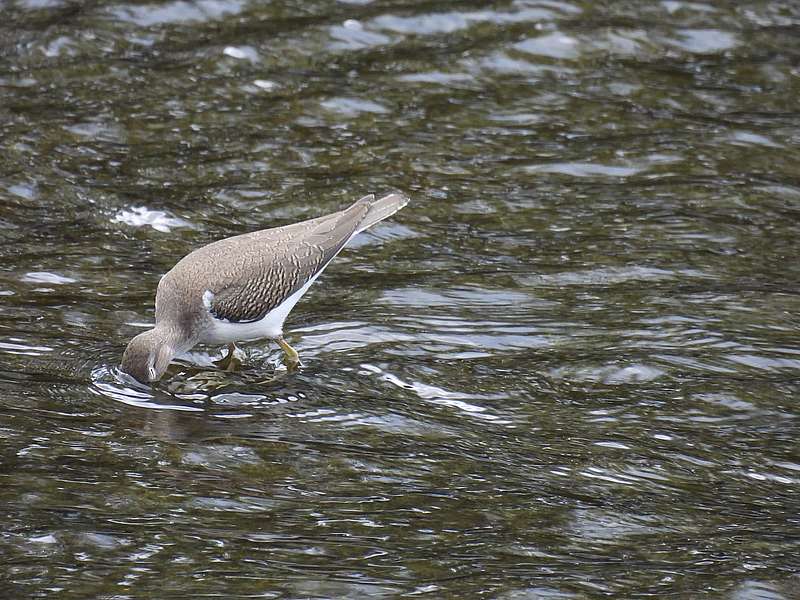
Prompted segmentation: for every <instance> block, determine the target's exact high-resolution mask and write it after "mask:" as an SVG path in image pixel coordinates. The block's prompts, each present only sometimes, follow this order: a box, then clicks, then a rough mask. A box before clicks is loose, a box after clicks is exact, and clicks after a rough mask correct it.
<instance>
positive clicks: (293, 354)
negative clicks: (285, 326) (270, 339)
mask: <svg viewBox="0 0 800 600" xmlns="http://www.w3.org/2000/svg"><path fill="white" fill-rule="evenodd" d="M275 341H276V342H278V345H279V346H280V347H281V350H283V364H285V365H286V369H287V370H288V371H294V370H295V369H296V368H297V367H299V366H300V355H299V354H298V353H297V350H295V349H294V348H292V347H291V346H290V345H289V343H288V342H287V341H286V340H285V339H283V337H279V338H278V339H276V340H275Z"/></svg>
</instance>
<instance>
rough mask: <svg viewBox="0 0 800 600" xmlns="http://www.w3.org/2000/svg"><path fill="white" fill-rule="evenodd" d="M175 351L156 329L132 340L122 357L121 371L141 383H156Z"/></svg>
mask: <svg viewBox="0 0 800 600" xmlns="http://www.w3.org/2000/svg"><path fill="white" fill-rule="evenodd" d="M174 356H175V350H174V349H173V347H172V345H170V344H169V343H168V341H167V339H166V336H164V335H162V332H160V331H159V330H158V329H151V330H150V331H145V332H144V333H140V334H139V335H137V336H136V337H135V338H133V339H132V340H131V341H130V343H128V347H127V348H125V352H124V353H123V355H122V364H121V365H120V367H121V368H122V370H123V371H124V372H125V373H127V374H128V375H130V376H131V377H133V378H134V379H136V380H138V381H140V382H142V383H150V382H152V381H158V380H159V379H161V376H162V375H163V374H164V371H166V370H167V367H168V366H169V363H170V361H171V360H172V358H173V357H174Z"/></svg>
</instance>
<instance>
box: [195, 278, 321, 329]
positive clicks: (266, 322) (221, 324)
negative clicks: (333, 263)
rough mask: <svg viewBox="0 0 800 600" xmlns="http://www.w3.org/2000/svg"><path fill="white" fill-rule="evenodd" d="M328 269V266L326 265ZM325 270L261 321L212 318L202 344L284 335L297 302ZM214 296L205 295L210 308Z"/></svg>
mask: <svg viewBox="0 0 800 600" xmlns="http://www.w3.org/2000/svg"><path fill="white" fill-rule="evenodd" d="M325 266H326V267H327V266H328V265H325ZM323 270H325V267H323V268H322V269H320V270H319V271H317V273H316V275H314V276H313V277H312V278H311V279H309V280H308V282H307V283H306V284H305V285H304V286H303V287H301V288H300V289H299V290H297V291H296V292H295V293H294V294H292V295H291V296H289V297H288V298H287V299H286V300H284V301H283V303H282V304H281V305H279V306H278V307H276V308H274V309H273V310H272V311H270V312H268V313H267V314H266V316H264V318H263V319H261V320H260V321H253V322H251V323H232V322H230V321H227V320H224V319H217V318H216V317H214V316H213V315H212V316H211V328H210V329H209V330H208V331H207V332H206V334H205V335H204V336H203V338H202V340H201V343H204V344H229V343H230V342H239V341H242V342H244V341H247V340H259V339H262V338H269V339H273V340H274V339H276V338H279V337H281V336H282V335H283V322H284V321H285V320H286V317H287V316H288V315H289V313H290V312H291V310H292V309H293V308H294V305H295V304H297V301H298V300H300V298H302V297H303V294H305V293H306V292H307V291H308V288H310V287H311V284H312V283H314V280H315V279H316V278H317V277H319V276H320V273H322V271H323ZM212 297H213V295H212V294H211V292H208V291H207V292H206V293H205V294H203V303H204V304H205V305H206V307H208V306H209V305H210V303H211V298H212Z"/></svg>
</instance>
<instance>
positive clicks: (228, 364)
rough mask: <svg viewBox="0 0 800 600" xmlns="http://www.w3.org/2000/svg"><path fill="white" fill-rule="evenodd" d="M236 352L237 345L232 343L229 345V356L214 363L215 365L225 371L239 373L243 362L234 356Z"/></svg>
mask: <svg viewBox="0 0 800 600" xmlns="http://www.w3.org/2000/svg"><path fill="white" fill-rule="evenodd" d="M235 352H236V344H234V343H233V342H231V343H230V344H228V354H227V355H226V356H225V357H224V358H221V359H219V360H217V361H214V364H215V365H217V366H218V367H219V368H220V369H222V370H224V371H229V372H232V371H238V370H239V367H241V366H242V361H240V360H239V359H238V358H236V356H234V353H235Z"/></svg>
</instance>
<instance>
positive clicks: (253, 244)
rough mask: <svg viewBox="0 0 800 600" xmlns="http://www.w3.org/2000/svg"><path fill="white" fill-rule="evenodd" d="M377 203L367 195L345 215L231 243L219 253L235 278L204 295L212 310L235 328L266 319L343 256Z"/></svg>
mask: <svg viewBox="0 0 800 600" xmlns="http://www.w3.org/2000/svg"><path fill="white" fill-rule="evenodd" d="M373 198H374V197H373V196H367V197H365V198H362V199H361V200H359V201H357V202H356V203H355V204H353V205H352V206H350V207H349V208H347V209H345V210H343V211H340V212H338V213H333V214H330V215H326V216H324V217H320V218H317V219H312V220H310V221H303V222H301V223H295V224H293V225H289V226H286V227H281V228H276V229H266V230H263V231H257V232H255V233H251V234H245V235H243V236H237V237H236V238H230V241H232V242H233V243H232V244H231V243H230V241H229V240H223V242H228V244H226V245H225V246H220V247H219V248H218V250H221V251H224V252H225V253H226V254H227V255H228V257H230V258H229V260H233V263H234V265H235V266H234V268H233V270H232V272H231V274H230V276H225V275H226V274H225V273H222V274H221V275H222V277H220V281H221V285H220V286H219V288H218V289H212V290H209V291H210V292H211V294H210V295H209V296H204V302H205V304H206V308H207V309H208V311H209V312H210V313H211V315H213V316H214V317H216V318H217V319H224V320H226V321H230V322H233V323H250V322H254V321H260V320H261V319H263V318H264V317H265V316H266V315H267V314H268V313H269V312H270V311H272V310H274V309H275V308H277V307H278V306H279V305H280V304H281V303H283V301H284V300H286V299H287V298H288V297H289V296H291V295H292V294H293V293H294V292H296V291H298V290H299V289H300V288H301V287H303V285H305V284H306V283H307V282H308V280H309V279H311V278H312V277H313V276H314V275H316V274H317V273H318V272H319V271H321V270H322V269H324V268H325V266H326V265H327V264H328V263H329V262H330V261H331V260H332V259H333V258H334V257H335V256H336V255H337V254H338V253H339V251H340V250H341V249H342V248H343V247H344V245H345V244H346V243H347V242H348V241H349V240H350V238H351V237H353V235H355V234H356V233H357V232H358V231H359V226H360V225H361V224H362V221H364V219H365V217H366V216H367V214H368V213H369V212H370V209H371V207H372V201H373ZM264 246H268V247H269V252H264ZM220 262H223V261H220ZM225 262H227V261H225Z"/></svg>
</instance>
